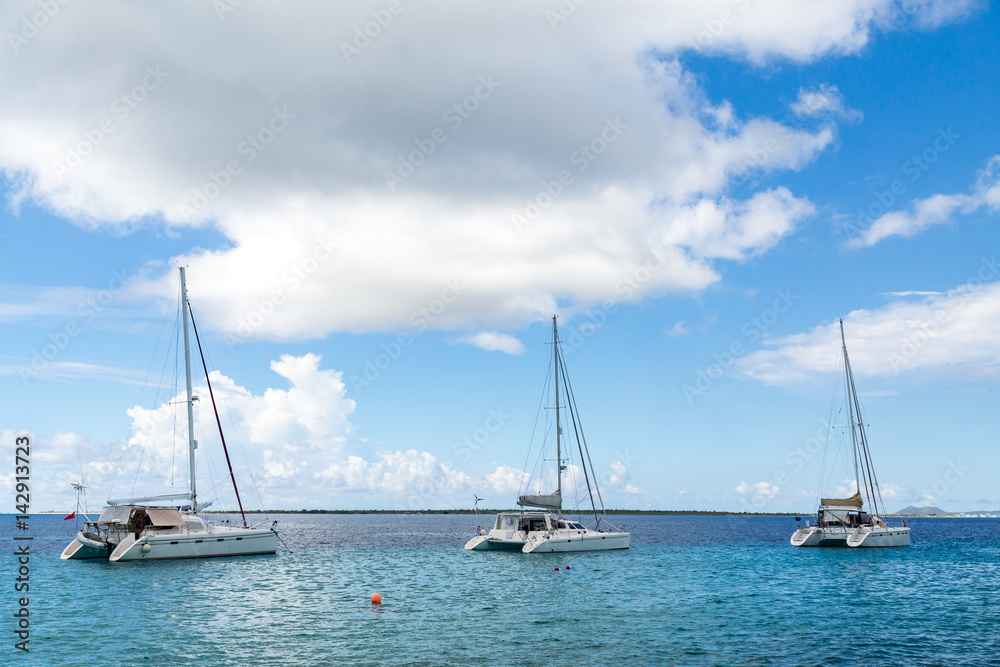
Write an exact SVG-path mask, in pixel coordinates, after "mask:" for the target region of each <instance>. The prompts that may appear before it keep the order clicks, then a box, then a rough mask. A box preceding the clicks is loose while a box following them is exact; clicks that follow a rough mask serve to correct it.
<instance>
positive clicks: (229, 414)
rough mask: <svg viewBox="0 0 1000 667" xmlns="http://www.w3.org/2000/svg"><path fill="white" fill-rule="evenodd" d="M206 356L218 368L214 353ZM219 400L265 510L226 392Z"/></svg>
mask: <svg viewBox="0 0 1000 667" xmlns="http://www.w3.org/2000/svg"><path fill="white" fill-rule="evenodd" d="M205 354H206V355H207V356H208V360H209V361H211V362H212V368H218V367H217V366H216V365H215V361H214V360H213V359H212V352H211V351H208V352H206V353H205ZM219 398H220V399H221V400H222V406H223V408H224V411H225V413H226V416H227V417H229V424H230V426H232V427H233V435H234V436H236V444H237V446H238V447H239V450H240V455H242V456H243V463H245V464H246V467H247V471H248V474H249V475H250V483H251V485H252V486H253V490H254V493H256V494H257V502H258V503H260V508H261V509H265V508H264V498H263V497H262V496H261V495H260V488H259V487H258V486H257V480H256V479H255V478H254V476H253V468H252V467H251V466H250V461H249V459H248V458H247V453H246V450H245V449H244V448H243V441H242V440H240V431H239V429H238V428H236V422H235V420H233V411H232V410H230V409H229V403H228V402H227V401H226V392H225V391H221V392H219ZM264 517H265V519H269V517H268V515H267V514H265V515H264Z"/></svg>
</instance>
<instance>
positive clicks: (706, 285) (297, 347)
mask: <svg viewBox="0 0 1000 667" xmlns="http://www.w3.org/2000/svg"><path fill="white" fill-rule="evenodd" d="M0 28H2V32H3V35H4V44H3V45H2V46H0V90H2V91H3V94H2V95H0V191H2V194H3V200H4V201H3V206H2V210H0V341H2V345H0V399H2V405H3V410H2V413H0V415H2V422H0V442H2V444H3V454H2V456H0V460H2V461H3V466H4V467H3V469H2V470H0V488H2V489H3V494H4V497H5V498H6V499H8V502H7V503H6V506H9V507H13V505H14V495H15V479H14V478H15V459H14V446H15V444H14V443H15V439H16V438H17V437H20V436H27V437H28V438H29V439H30V442H31V447H32V448H31V472H30V477H31V479H30V487H31V494H32V496H31V498H32V509H33V510H34V511H43V510H59V511H62V510H70V509H72V508H73V507H74V505H75V502H76V498H75V493H74V491H73V489H72V486H71V485H72V484H73V483H76V482H79V481H80V480H81V479H82V480H83V481H84V483H85V484H86V486H87V490H88V491H87V492H88V496H87V501H88V506H89V507H90V508H91V509H94V508H96V507H99V506H100V505H101V504H102V503H103V502H104V501H105V500H106V499H107V498H109V497H112V498H115V497H122V496H128V495H133V494H134V495H139V494H157V493H177V492H179V491H183V490H184V488H185V486H186V484H187V481H186V480H187V477H186V475H187V473H186V467H185V465H184V458H183V457H184V456H185V454H184V447H185V444H184V440H183V428H184V427H183V422H178V421H177V418H175V417H174V416H173V410H174V408H176V404H177V401H178V400H180V399H181V398H182V397H181V395H180V394H181V392H182V391H183V389H182V388H183V384H180V385H177V384H175V380H174V379H173V377H174V370H175V369H176V367H177V356H176V353H175V352H173V351H171V349H172V348H171V344H172V342H171V341H175V340H176V331H177V327H176V318H177V303H178V294H179V278H178V271H177V267H179V266H185V267H187V269H186V271H187V278H188V289H189V294H190V298H191V302H192V306H193V308H194V312H195V316H196V318H197V322H198V325H199V333H200V335H201V338H202V342H203V345H204V348H205V351H206V357H207V362H208V364H209V367H210V370H211V373H212V374H211V379H212V387H213V390H214V391H215V393H216V394H217V398H218V399H219V404H220V414H221V415H222V417H221V419H222V422H223V426H224V430H225V431H227V435H226V437H227V442H228V444H229V445H230V448H231V450H232V454H233V457H232V458H233V459H234V469H235V474H236V477H237V480H238V481H239V483H240V487H241V490H242V493H243V497H244V500H245V504H246V505H247V506H249V507H254V508H274V509H324V508H325V509H364V508H377V509H389V508H394V509H409V510H418V509H426V508H449V507H462V508H465V507H472V505H473V502H474V497H475V496H478V497H480V498H483V499H484V501H483V503H482V505H481V506H485V507H512V506H513V505H514V501H515V500H516V497H517V495H518V494H519V492H523V491H524V490H529V489H530V490H531V491H533V492H534V491H535V490H538V489H541V490H543V491H550V490H551V489H549V488H543V487H544V486H545V485H546V484H549V483H551V482H552V481H553V478H551V477H549V478H548V479H546V478H545V477H544V474H543V475H542V476H541V477H540V478H539V477H538V475H537V474H535V473H537V472H538V471H537V470H536V469H535V468H534V467H533V463H532V461H533V460H534V461H537V460H543V459H537V458H532V457H537V454H535V453H533V452H534V451H535V450H534V448H535V447H537V445H538V442H539V437H538V435H537V434H536V435H533V430H538V429H540V430H544V428H545V426H544V424H545V423H546V420H547V419H548V420H551V414H550V412H547V411H545V410H542V411H541V412H539V409H538V408H539V404H540V400H541V397H542V396H543V394H544V385H545V378H546V372H547V368H548V363H549V356H550V351H551V346H550V345H549V343H550V342H551V341H550V338H551V318H552V316H553V315H557V316H558V318H559V319H558V322H559V327H560V338H561V340H562V344H563V349H564V351H565V354H566V362H567V366H568V370H569V374H570V377H571V379H572V382H573V388H574V392H575V396H576V399H577V405H578V408H579V410H580V416H581V419H582V423H583V425H584V427H585V429H586V431H585V432H586V436H587V441H588V443H589V447H590V453H591V459H592V462H593V469H594V472H595V475H596V477H597V478H598V480H599V482H600V485H601V492H602V495H603V498H604V501H605V504H606V505H607V506H608V507H609V508H622V509H629V508H631V509H673V510H684V509H692V510H729V511H764V512H769V511H788V512H803V513H805V512H811V511H814V509H815V507H816V502H817V499H818V498H819V497H820V496H830V495H834V494H849V493H851V492H852V491H853V489H852V483H853V482H852V481H851V480H852V474H853V473H852V472H851V470H850V466H848V465H845V463H846V461H847V459H848V458H849V457H848V455H847V450H846V449H845V448H846V446H847V445H846V444H845V438H846V434H847V430H846V429H845V428H844V427H845V425H846V424H847V423H848V422H847V419H846V417H844V414H843V408H842V404H843V379H842V375H843V368H842V359H843V358H842V351H841V345H840V340H839V337H840V332H839V324H838V320H839V319H841V318H842V319H843V321H844V330H845V334H846V339H847V345H848V351H849V353H850V356H851V363H852V367H853V370H854V373H855V378H856V384H857V387H858V390H859V392H860V394H861V402H862V407H863V410H864V421H865V424H866V426H867V430H868V435H869V440H870V443H871V451H872V456H873V459H874V464H875V468H876V472H877V475H878V478H879V481H880V484H881V489H882V495H883V499H884V501H885V504H886V506H887V508H888V509H889V510H890V511H895V510H897V509H900V508H903V507H905V506H907V505H910V504H915V505H918V506H922V505H928V504H929V505H936V506H939V507H942V508H944V509H946V510H949V511H971V510H976V509H983V510H992V509H1000V488H998V487H997V482H996V471H997V470H998V469H1000V447H997V444H998V443H997V436H996V429H995V419H996V415H997V405H996V402H997V391H998V390H1000V382H998V380H1000V337H998V336H997V335H996V333H995V332H996V330H997V328H998V326H1000V264H998V258H1000V247H998V246H1000V234H998V233H997V232H998V230H997V220H998V213H1000V124H998V123H997V122H996V109H997V108H998V103H1000V87H998V86H997V85H996V82H997V81H998V80H1000V66H998V63H1000V52H998V51H1000V49H998V45H1000V38H998V34H997V32H998V28H1000V8H998V7H997V5H996V4H995V3H989V2H985V1H981V0H904V1H902V2H900V1H893V0H838V1H835V2H834V1H830V2H813V3H802V2H796V1H794V0H754V1H751V0H716V1H710V0H706V1H704V2H676V1H673V2H671V1H665V0H657V1H655V2H653V1H649V2H642V1H638V0H637V1H635V2H627V3H614V4H611V5H609V4H607V3H596V2H585V1H584V0H562V1H561V2H556V1H554V0H553V1H550V2H538V3H535V2H521V1H515V2H508V3H469V2H444V1H442V2H432V3H416V2H412V1H409V0H385V1H383V0H377V1H375V2H351V3H326V2H306V1H299V2H254V3H243V2H239V1H237V0H216V1H215V2H213V3H205V2H173V3H165V4H150V3H144V4H141V5H136V4H135V3H125V2H116V1H110V0H95V1H94V2H89V3H87V4H86V6H84V5H78V4H76V3H63V2H57V1H56V0H52V1H51V2H45V1H23V2H22V1H16V2H14V1H12V2H9V3H7V5H6V11H5V12H4V17H3V21H2V25H0ZM173 349H176V348H175V347H174V348H173ZM196 370H198V369H196ZM194 382H195V393H196V394H197V395H198V397H199V400H198V401H197V402H196V412H197V414H198V420H197V421H198V427H197V431H198V435H197V439H198V440H199V442H200V443H201V446H200V447H199V448H198V457H199V462H198V469H199V472H198V484H199V488H200V489H205V490H204V491H202V494H203V495H202V496H201V497H202V498H203V499H205V498H215V499H216V500H217V505H216V507H224V508H231V507H233V506H234V505H235V503H234V499H233V497H232V493H231V491H229V490H228V489H227V484H226V482H225V477H226V471H225V462H224V459H223V458H222V454H221V453H220V452H219V451H218V450H219V448H218V447H217V446H216V445H217V442H216V441H217V436H215V435H213V431H212V429H213V428H214V424H213V421H214V419H213V415H212V413H211V410H210V407H209V402H208V401H206V400H205V399H206V398H207V388H206V387H205V381H204V374H203V373H201V372H200V371H199V372H197V373H195V378H194ZM838 404H839V405H838ZM539 415H541V417H540V419H541V422H536V418H538V416H539ZM182 416H183V415H182ZM539 423H540V424H542V425H541V426H539V425H538V424H539ZM578 463H579V461H576V462H571V466H570V467H571V470H570V472H575V471H577V468H576V467H575V466H576V465H577V464H578ZM529 473H531V474H532V475H533V476H532V475H529ZM529 478H530V479H532V480H533V481H531V482H527V481H526V480H527V479H529ZM577 482H578V479H577ZM538 484H541V486H538V487H537V489H536V488H535V486H532V485H538ZM567 484H569V481H567ZM8 511H10V510H8Z"/></svg>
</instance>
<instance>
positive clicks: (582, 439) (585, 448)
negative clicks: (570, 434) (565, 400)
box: [563, 359, 607, 524]
mask: <svg viewBox="0 0 1000 667" xmlns="http://www.w3.org/2000/svg"><path fill="white" fill-rule="evenodd" d="M563 372H564V373H565V372H566V360H565V359H563ZM566 388H567V392H568V393H569V398H570V402H571V403H572V409H573V410H574V411H576V418H577V420H578V421H579V422H580V442H582V444H583V451H582V452H581V453H580V456H581V458H582V457H583V454H584V452H585V453H586V455H587V463H589V464H590V471H591V473H594V463H593V461H591V459H590V447H588V446H587V435H586V433H584V431H583V420H582V419H580V408H579V406H578V405H577V404H576V393H574V391H573V384H572V383H571V382H570V381H569V375H568V374H567V375H566ZM577 444H580V443H579V442H578V443H577ZM588 490H589V482H588ZM594 490H595V491H597V500H598V502H599V503H600V505H601V512H602V513H603V514H604V515H605V518H607V511H606V510H605V509H604V498H603V497H601V488H600V486H599V485H598V484H597V475H596V474H594ZM590 502H591V504H593V502H594V497H593V496H591V497H590ZM594 511H595V513H596V511H597V508H596V506H595V508H594ZM595 518H596V514H595ZM598 524H600V520H598Z"/></svg>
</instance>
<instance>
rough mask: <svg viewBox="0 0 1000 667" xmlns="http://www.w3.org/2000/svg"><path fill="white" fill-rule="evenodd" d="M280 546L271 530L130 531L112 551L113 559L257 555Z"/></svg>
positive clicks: (111, 559)
mask: <svg viewBox="0 0 1000 667" xmlns="http://www.w3.org/2000/svg"><path fill="white" fill-rule="evenodd" d="M277 550H278V535H277V533H275V532H274V531H271V530H247V531H240V534H239V535H219V534H217V533H212V534H207V535H206V534H200V535H199V534H193V535H163V536H155V535H154V536H149V535H144V536H142V537H140V538H139V539H138V540H137V539H135V536H134V535H130V536H129V537H128V538H127V539H126V540H124V541H123V542H122V543H121V544H119V545H118V546H117V547H116V548H115V550H114V551H113V552H112V553H111V557H110V558H109V560H110V561H111V562H113V563H114V562H118V561H129V560H170V559H176V558H218V557H223V556H255V555H259V554H273V553H275V552H276V551H277Z"/></svg>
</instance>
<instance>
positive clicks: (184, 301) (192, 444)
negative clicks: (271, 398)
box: [180, 266, 198, 512]
mask: <svg viewBox="0 0 1000 667" xmlns="http://www.w3.org/2000/svg"><path fill="white" fill-rule="evenodd" d="M180 271H181V316H182V318H183V323H184V373H185V378H186V380H187V413H188V476H189V478H190V480H191V511H193V512H197V511H198V501H197V494H196V490H195V483H194V450H195V449H197V448H198V442H197V441H196V440H195V439H194V394H193V393H192V391H191V346H190V343H189V341H188V308H189V305H188V294H187V281H186V280H185V276H184V267H183V266H182V267H180Z"/></svg>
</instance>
